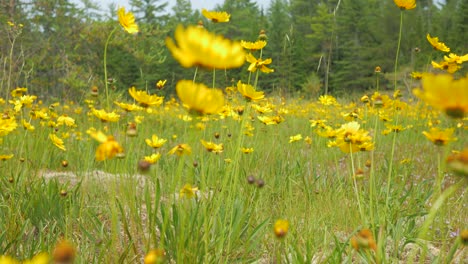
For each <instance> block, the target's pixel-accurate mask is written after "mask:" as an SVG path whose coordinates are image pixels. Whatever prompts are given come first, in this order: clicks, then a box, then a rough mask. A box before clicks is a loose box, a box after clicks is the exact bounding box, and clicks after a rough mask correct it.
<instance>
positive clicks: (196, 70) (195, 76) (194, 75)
mask: <svg viewBox="0 0 468 264" xmlns="http://www.w3.org/2000/svg"><path fill="white" fill-rule="evenodd" d="M197 73H198V66H197V67H195V73H194V74H193V82H194V83H195V80H196V79H197Z"/></svg>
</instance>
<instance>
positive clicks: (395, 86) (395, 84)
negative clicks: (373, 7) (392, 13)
mask: <svg viewBox="0 0 468 264" xmlns="http://www.w3.org/2000/svg"><path fill="white" fill-rule="evenodd" d="M402 29H403V11H400V32H399V33H398V46H397V52H396V56H395V78H394V82H393V85H394V90H396V89H397V68H398V56H399V55H400V44H401V31H402Z"/></svg>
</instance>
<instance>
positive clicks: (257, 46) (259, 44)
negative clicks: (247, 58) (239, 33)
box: [241, 40, 267, 51]
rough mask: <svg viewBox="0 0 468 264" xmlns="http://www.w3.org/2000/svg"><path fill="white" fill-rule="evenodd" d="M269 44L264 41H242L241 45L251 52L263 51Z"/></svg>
mask: <svg viewBox="0 0 468 264" xmlns="http://www.w3.org/2000/svg"><path fill="white" fill-rule="evenodd" d="M266 44H267V42H266V41H264V40H257V41H255V42H249V41H243V40H241V45H242V47H244V49H248V50H250V51H255V50H261V49H263V48H264V47H265V46H266Z"/></svg>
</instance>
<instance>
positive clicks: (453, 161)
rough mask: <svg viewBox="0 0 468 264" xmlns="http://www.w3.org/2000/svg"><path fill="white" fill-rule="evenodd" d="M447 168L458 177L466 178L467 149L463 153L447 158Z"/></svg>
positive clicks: (467, 168)
mask: <svg viewBox="0 0 468 264" xmlns="http://www.w3.org/2000/svg"><path fill="white" fill-rule="evenodd" d="M447 164H448V165H449V168H450V169H451V170H453V171H454V172H455V173H457V174H459V175H460V176H468V147H465V149H463V151H461V152H457V153H453V154H451V155H450V156H449V157H448V158H447Z"/></svg>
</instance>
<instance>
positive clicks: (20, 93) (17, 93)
mask: <svg viewBox="0 0 468 264" xmlns="http://www.w3.org/2000/svg"><path fill="white" fill-rule="evenodd" d="M27 92H28V88H23V87H17V88H16V89H14V90H13V91H11V96H12V97H21V96H23V94H25V93H27Z"/></svg>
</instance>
